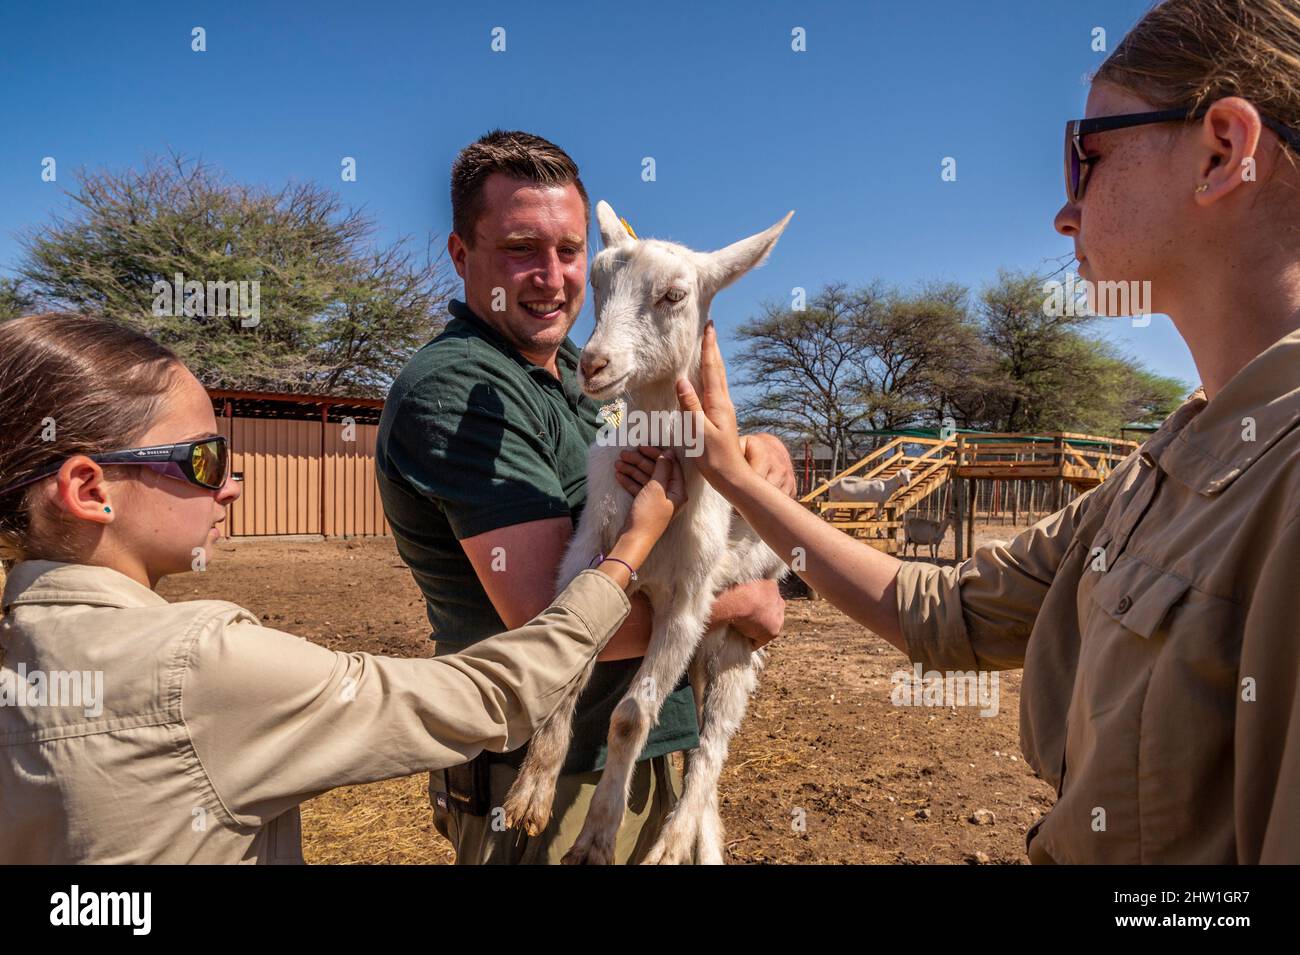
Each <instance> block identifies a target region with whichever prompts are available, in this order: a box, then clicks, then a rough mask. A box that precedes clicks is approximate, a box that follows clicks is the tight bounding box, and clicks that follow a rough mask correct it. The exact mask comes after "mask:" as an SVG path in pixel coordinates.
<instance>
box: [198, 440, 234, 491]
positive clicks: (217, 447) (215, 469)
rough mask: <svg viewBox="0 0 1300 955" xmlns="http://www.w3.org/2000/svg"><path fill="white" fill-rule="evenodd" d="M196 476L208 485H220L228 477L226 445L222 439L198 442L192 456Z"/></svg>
mask: <svg viewBox="0 0 1300 955" xmlns="http://www.w3.org/2000/svg"><path fill="white" fill-rule="evenodd" d="M190 464H191V465H192V466H193V468H194V477H195V479H197V480H198V481H199V482H200V483H202V484H205V485H207V486H208V487H213V488H215V487H220V486H221V484H222V482H223V481H224V480H225V478H226V445H225V443H224V442H222V441H205V442H204V443H203V444H196V445H195V446H194V451H193V453H192V454H191V456H190Z"/></svg>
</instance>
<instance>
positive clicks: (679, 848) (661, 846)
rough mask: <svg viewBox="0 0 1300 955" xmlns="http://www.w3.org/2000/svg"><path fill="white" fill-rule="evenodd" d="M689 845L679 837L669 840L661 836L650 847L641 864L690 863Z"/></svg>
mask: <svg viewBox="0 0 1300 955" xmlns="http://www.w3.org/2000/svg"><path fill="white" fill-rule="evenodd" d="M691 861H692V860H691V847H690V844H689V843H686V844H684V843H682V841H681V840H680V839H674V840H672V841H671V842H669V841H668V840H667V839H664V838H663V837H662V836H661V837H660V838H659V841H658V842H656V843H655V844H654V845H653V846H651V847H650V851H649V852H647V853H646V856H645V858H644V859H642V860H641V864H642V865H689V864H690V863H691Z"/></svg>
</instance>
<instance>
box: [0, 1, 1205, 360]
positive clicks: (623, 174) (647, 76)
mask: <svg viewBox="0 0 1300 955" xmlns="http://www.w3.org/2000/svg"><path fill="white" fill-rule="evenodd" d="M1147 6H1148V4H1147V3H1146V2H1145V0H1090V2H1089V3H1087V4H1080V3H1077V2H1065V0H991V2H989V3H974V2H969V0H935V2H929V3H924V2H922V3H908V4H900V3H893V2H890V3H885V2H878V0H869V2H861V3H838V4H819V3H771V2H766V3H765V2H749V3H730V2H726V3H704V2H698V0H697V2H694V3H676V2H655V3H650V4H616V3H609V2H603V3H596V2H592V3H552V4H545V5H541V4H535V3H480V4H449V3H436V2H435V3H429V2H424V3H381V2H376V3H369V4H356V3H347V2H331V0H325V2H319V3H315V4H311V5H307V4H287V3H250V2H222V3H190V4H187V3H123V4H113V5H107V4H103V5H101V4H92V3H63V4H59V5H57V6H54V5H50V6H48V7H43V6H42V5H38V4H22V5H19V4H6V5H5V6H4V8H3V12H0V107H2V108H3V116H4V120H5V122H4V132H3V136H2V138H0V194H2V195H3V196H4V201H3V203H0V273H8V272H9V271H11V270H12V268H13V267H14V265H15V264H16V262H17V260H18V256H19V247H18V245H17V242H16V241H15V234H16V233H17V232H18V231H19V230H21V229H24V228H26V227H28V226H32V225H36V224H40V223H42V222H45V221H47V220H48V218H49V216H50V215H51V214H52V213H55V212H58V211H61V210H63V209H65V208H66V206H67V200H66V197H65V196H64V194H63V190H65V189H71V188H74V186H75V172H76V170H77V168H78V167H81V166H86V167H90V168H99V167H107V168H114V169H120V168H123V167H126V166H131V165H137V164H139V163H140V162H141V161H142V160H143V159H144V158H146V157H147V156H150V155H157V154H160V153H163V152H165V151H166V150H167V149H169V148H170V149H174V150H177V151H179V152H181V153H184V154H185V155H187V156H192V157H199V158H202V159H204V160H205V161H208V162H211V163H213V164H215V165H216V166H218V167H220V168H221V169H222V170H224V171H225V172H226V173H227V174H229V175H230V176H232V177H234V178H236V179H241V180H246V181H252V182H260V183H264V184H267V185H270V186H277V185H280V184H282V183H284V182H285V181H287V180H299V181H301V180H309V179H310V180H316V181H318V182H320V183H322V184H325V185H328V186H330V187H331V188H335V189H337V190H339V192H340V193H341V195H342V196H343V198H344V199H345V200H346V201H347V202H349V203H350V204H352V205H356V206H363V207H364V208H365V209H366V210H367V211H368V212H369V213H370V214H371V215H372V216H373V217H374V218H375V219H376V220H377V222H378V225H379V228H380V232H379V239H380V240H381V241H388V240H392V239H394V238H396V237H398V236H403V235H406V236H411V237H413V238H415V239H416V240H417V241H422V240H423V237H424V236H425V235H426V234H428V233H429V232H435V233H438V234H440V235H443V236H445V234H446V232H447V231H448V229H449V226H450V202H449V199H448V196H447V174H448V169H449V167H450V164H451V161H452V159H453V158H454V157H455V155H456V152H457V151H458V150H459V149H460V148H461V147H462V146H463V145H464V144H466V143H468V142H470V141H472V140H473V139H475V138H476V137H477V136H479V135H481V134H482V133H483V132H485V131H487V130H488V129H490V128H493V127H497V126H500V127H505V128H521V129H527V130H530V131H532V132H535V133H538V134H540V135H543V136H546V137H547V138H549V139H552V140H554V141H555V142H557V143H559V144H560V145H561V146H563V147H564V148H565V149H566V150H567V151H568V152H569V153H570V154H571V155H572V156H573V157H574V159H575V160H576V161H577V162H578V164H579V165H580V166H581V168H582V175H583V179H584V181H585V183H586V185H587V188H588V191H589V192H590V194H591V196H592V198H593V200H595V199H599V198H603V199H606V200H608V201H609V202H610V203H611V204H612V205H613V206H614V208H615V209H616V210H617V211H618V212H619V213H620V214H621V215H623V216H626V217H627V218H628V220H629V221H631V223H632V224H633V226H634V227H635V228H636V230H637V232H638V233H639V234H641V235H653V236H660V237H665V238H672V239H675V240H677V241H680V242H684V243H686V244H687V245H691V246H693V247H696V248H715V247H718V246H721V245H725V244H726V243H728V242H731V241H733V240H735V239H738V238H740V237H742V236H745V235H749V234H751V233H753V232H756V231H759V230H760V229H763V228H765V227H767V226H768V225H770V224H771V223H772V222H774V221H776V220H777V219H778V218H780V217H781V216H782V215H783V214H784V213H785V212H786V211H787V210H789V209H794V210H796V214H795V217H794V219H793V220H792V222H791V224H790V227H789V229H788V230H787V231H786V234H785V236H784V237H783V239H782V241H781V243H780V245H779V246H778V247H777V249H776V251H775V253H774V254H773V256H772V258H771V260H770V261H769V263H768V264H767V265H766V266H764V267H763V268H762V269H760V270H759V271H757V272H755V273H753V274H751V275H749V276H747V277H745V278H744V279H742V280H741V281H740V282H739V283H738V284H736V285H735V286H733V287H732V288H731V289H729V290H727V291H725V292H723V293H722V294H721V295H720V296H719V298H718V299H717V300H716V301H715V304H714V313H713V314H714V318H715V320H716V321H717V322H718V325H719V328H720V329H721V330H722V333H723V339H724V343H725V342H727V341H729V337H730V336H729V332H730V330H731V329H732V328H734V327H735V325H736V324H738V323H739V322H742V321H744V320H745V319H746V318H747V317H749V316H751V315H754V314H757V312H758V308H759V305H760V304H761V303H762V302H764V301H776V300H785V301H788V299H789V295H790V289H791V288H792V287H795V286H801V287H804V288H807V289H808V290H809V292H810V293H811V292H812V291H814V290H815V289H816V288H818V287H819V286H820V285H822V284H823V283H825V282H828V281H835V280H842V281H846V282H849V283H850V284H856V283H860V282H861V283H865V282H867V281H870V280H872V279H874V278H882V279H884V280H886V281H890V282H898V283H903V284H909V283H912V282H915V281H918V280H923V279H930V278H934V279H944V280H955V281H959V282H962V283H964V284H967V285H970V286H972V287H974V288H978V287H979V286H980V285H981V284H982V283H984V282H986V281H988V280H990V279H992V278H993V277H994V276H995V274H996V272H997V269H998V268H999V267H1011V268H1020V269H1055V268H1056V267H1057V266H1058V264H1059V263H1058V261H1057V260H1059V259H1060V258H1061V257H1062V256H1067V257H1068V254H1069V252H1070V249H1071V244H1070V243H1069V241H1068V240H1066V239H1065V238H1063V237H1061V236H1058V235H1057V234H1056V233H1055V232H1054V231H1053V229H1052V216H1053V215H1054V213H1055V212H1056V210H1057V209H1058V208H1059V207H1060V205H1061V203H1062V201H1063V199H1064V191H1063V186H1062V174H1061V149H1062V146H1061V141H1062V129H1063V125H1064V122H1065V121H1066V120H1067V119H1071V118H1075V117H1077V116H1080V115H1082V113H1083V107H1084V100H1085V98H1086V96H1087V86H1086V78H1087V76H1088V75H1089V74H1090V72H1091V71H1092V70H1094V69H1096V68H1097V67H1098V66H1099V65H1100V64H1101V62H1102V60H1103V59H1104V58H1105V53H1101V52H1094V51H1093V49H1092V39H1093V37H1092V31H1093V29H1094V28H1095V27H1102V28H1104V29H1105V30H1106V39H1107V48H1108V49H1110V48H1113V47H1114V45H1115V44H1116V43H1117V42H1118V41H1119V39H1120V38H1121V37H1122V36H1123V34H1124V32H1125V31H1126V30H1127V29H1128V28H1129V27H1130V26H1131V25H1132V24H1133V23H1134V22H1136V20H1137V19H1138V18H1139V17H1140V16H1141V14H1142V13H1143V11H1144V10H1145V9H1146V8H1147ZM195 26H201V27H203V28H204V29H205V30H206V32H207V52H204V53H195V52H193V51H191V49H190V31H191V29H192V28H193V27H195ZM494 27H503V28H504V29H505V31H506V32H505V40H506V50H505V52H504V53H494V52H493V51H492V50H491V40H492V36H491V31H492V30H493V28H494ZM794 27H803V28H804V29H805V31H806V36H807V51H806V52H802V53H796V52H794V51H792V50H791V30H792V29H793V28H794ZM45 156H53V157H55V158H56V159H57V161H58V173H59V181H58V182H57V183H46V182H42V181H41V178H40V172H41V160H42V157H45ZM344 156H352V157H355V158H356V160H357V181H356V182H342V181H341V180H340V175H339V172H340V161H341V159H342V157H344ZM645 156H652V157H654V159H655V163H656V173H657V178H656V181H654V182H644V181H642V179H641V168H642V167H641V161H642V158H643V157H645ZM944 157H953V158H955V159H956V161H957V179H956V181H955V182H944V181H943V180H942V178H941V176H940V172H941V163H942V161H943V159H944ZM1063 261H1064V260H1063ZM1098 327H1099V329H1100V330H1101V331H1102V332H1103V334H1105V335H1106V337H1108V338H1110V339H1111V340H1113V341H1114V342H1115V343H1116V344H1117V345H1119V346H1120V347H1121V348H1122V349H1123V350H1124V351H1126V352H1127V353H1129V354H1131V355H1133V356H1134V357H1136V358H1138V359H1139V360H1141V361H1142V362H1144V363H1145V364H1146V365H1147V366H1148V367H1150V368H1152V369H1153V370H1155V371H1158V372H1160V373H1162V374H1167V375H1171V376H1173V377H1176V378H1179V379H1181V380H1182V381H1184V382H1186V383H1188V384H1189V385H1190V384H1192V383H1194V382H1196V381H1197V378H1198V376H1197V375H1196V371H1195V367H1194V366H1193V364H1192V361H1191V356H1190V354H1189V353H1188V351H1187V348H1186V346H1185V345H1184V344H1183V343H1182V341H1181V339H1179V338H1178V336H1177V334H1176V333H1175V332H1174V330H1173V327H1172V325H1171V324H1170V323H1169V321H1168V319H1166V318H1164V317H1163V316H1157V317H1156V318H1155V319H1154V320H1153V321H1152V322H1151V324H1150V326H1148V327H1146V328H1134V327H1133V326H1132V324H1131V322H1129V321H1128V320H1106V321H1103V322H1101V323H1099V326H1098ZM590 328H591V319H590V306H588V309H587V312H586V313H585V314H584V316H583V318H582V319H581V320H580V322H579V325H578V327H577V328H576V329H575V331H574V337H575V339H576V340H577V341H578V342H579V343H581V342H582V341H584V340H585V338H586V336H587V335H588V334H589V332H590ZM727 350H728V351H730V348H728V349H727Z"/></svg>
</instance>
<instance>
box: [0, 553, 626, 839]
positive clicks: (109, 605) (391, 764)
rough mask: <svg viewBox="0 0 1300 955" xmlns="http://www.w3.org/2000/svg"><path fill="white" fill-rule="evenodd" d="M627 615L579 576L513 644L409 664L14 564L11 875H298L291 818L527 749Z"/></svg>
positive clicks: (3, 827) (7, 653)
mask: <svg viewBox="0 0 1300 955" xmlns="http://www.w3.org/2000/svg"><path fill="white" fill-rule="evenodd" d="M628 607H629V604H628V599H627V596H626V595H625V594H624V593H623V591H622V590H621V589H620V588H619V587H618V586H617V585H616V584H615V583H614V582H613V581H612V580H610V579H609V578H608V577H606V576H605V575H604V574H601V573H598V572H596V571H585V572H584V573H582V574H580V575H579V576H578V577H577V579H576V580H574V581H573V583H572V584H570V585H569V587H568V588H567V589H566V590H565V591H564V592H563V593H562V594H560V596H559V597H557V598H556V599H555V603H554V604H553V605H552V606H551V607H550V609H548V610H546V611H545V612H544V613H542V614H541V615H539V616H538V617H536V618H535V619H534V620H532V621H531V622H529V623H527V624H525V625H524V626H522V627H520V628H519V629H517V630H512V631H510V632H508V633H503V634H500V635H497V636H494V637H489V638H488V639H486V640H483V641H481V642H479V643H476V644H474V645H473V646H472V647H469V648H467V649H466V650H464V651H463V652H461V653H458V654H454V655H449V656H442V657H436V658H433V659H397V658H391V657H378V656H372V655H370V654H367V653H339V652H335V651H332V650H327V649H325V648H324V647H320V646H317V645H316V644H313V643H310V642H308V641H306V640H303V639H301V638H299V637H295V636H292V635H290V634H287V633H282V632H281V631H278V630H272V629H269V628H267V627H263V626H260V625H259V624H258V622H257V619H256V618H255V617H254V616H253V615H252V614H251V613H249V612H248V611H247V610H244V609H243V608H241V607H238V606H236V605H235V604H232V603H226V602H224V601H218V600H192V601H185V602H182V603H168V602H167V601H166V600H164V599H163V598H162V597H160V596H158V595H157V594H156V593H154V592H153V591H152V590H150V589H149V588H147V587H144V586H142V585H141V584H139V583H137V582H135V581H133V580H131V579H130V578H128V577H126V576H124V575H122V574H120V573H118V572H116V571H113V570H109V569H107V568H103V567H89V566H83V565H76V564H59V563H53V562H49V561H29V562H26V563H20V564H18V565H16V566H15V567H14V568H13V570H12V571H11V572H10V574H9V579H8V581H7V583H6V586H5V589H4V597H3V610H4V612H5V613H6V616H5V617H4V619H3V621H2V622H0V653H3V659H2V660H0V704H3V705H0V863H77V862H103V863H123V862H168V863H174V862H205V863H210V862H223V863H224V862H301V861H302V847H301V835H300V828H299V817H298V804H299V803H301V802H303V801H304V800H306V799H310V798H311V797H312V796H315V795H317V794H319V793H321V792H324V791H325V790H328V789H331V788H333V787H335V786H343V785H348V784H351V783H365V782H372V781H374V780H379V779H387V778H389V777H393V776H405V775H409V774H412V773H418V772H426V771H429V770H434V769H441V768H444V767H447V766H452V765H456V764H458V763H463V762H465V761H466V760H468V759H471V758H472V757H474V756H475V755H477V754H478V753H479V752H480V751H481V750H484V749H490V750H493V751H496V752H501V751H504V750H509V749H513V748H515V747H517V746H520V745H522V744H523V743H524V742H526V741H527V740H528V738H529V737H530V736H531V735H532V734H533V732H534V731H535V730H536V728H537V727H538V725H539V724H540V723H541V722H542V721H543V720H544V719H545V718H546V717H547V716H548V715H549V714H550V713H551V711H552V710H553V709H554V708H555V706H556V705H557V704H558V702H559V701H560V699H561V697H562V695H563V694H564V692H565V690H566V689H567V688H568V687H569V686H570V685H571V684H572V683H573V682H574V680H576V679H577V678H578V675H579V673H580V672H581V670H582V669H583V667H584V666H585V665H586V663H587V662H588V661H589V660H590V659H591V658H592V657H593V656H594V655H595V654H596V653H597V652H598V651H599V650H600V648H602V647H603V646H604V645H605V643H606V641H607V640H608V639H609V637H610V636H611V635H612V634H613V632H614V631H615V630H616V629H617V628H618V627H619V625H620V624H621V623H622V622H623V619H624V618H625V616H626V615H627V611H628ZM96 674H98V675H99V676H98V677H96V676H95V675H96ZM78 675H85V676H84V677H81V678H78ZM19 677H21V678H22V680H23V682H24V685H23V686H22V687H18V689H19V691H20V692H21V693H22V695H23V699H22V700H21V701H20V700H18V699H17V697H16V695H15V693H14V689H15V686H16V685H17V681H18V679H19ZM96 679H99V680H100V681H101V683H100V687H101V691H102V692H99V693H97V692H96V690H95V680H96ZM56 683H57V689H55V687H56ZM42 684H43V685H44V687H45V689H44V691H43V694H42V691H41V690H40V686H41V685H42ZM6 694H7V695H6ZM78 694H79V695H78ZM56 704H57V705H56Z"/></svg>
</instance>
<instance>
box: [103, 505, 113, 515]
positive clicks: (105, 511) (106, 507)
mask: <svg viewBox="0 0 1300 955" xmlns="http://www.w3.org/2000/svg"><path fill="white" fill-rule="evenodd" d="M104 513H105V514H112V513H113V509H112V508H111V507H109V506H108V505H107V504H105V505H104Z"/></svg>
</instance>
